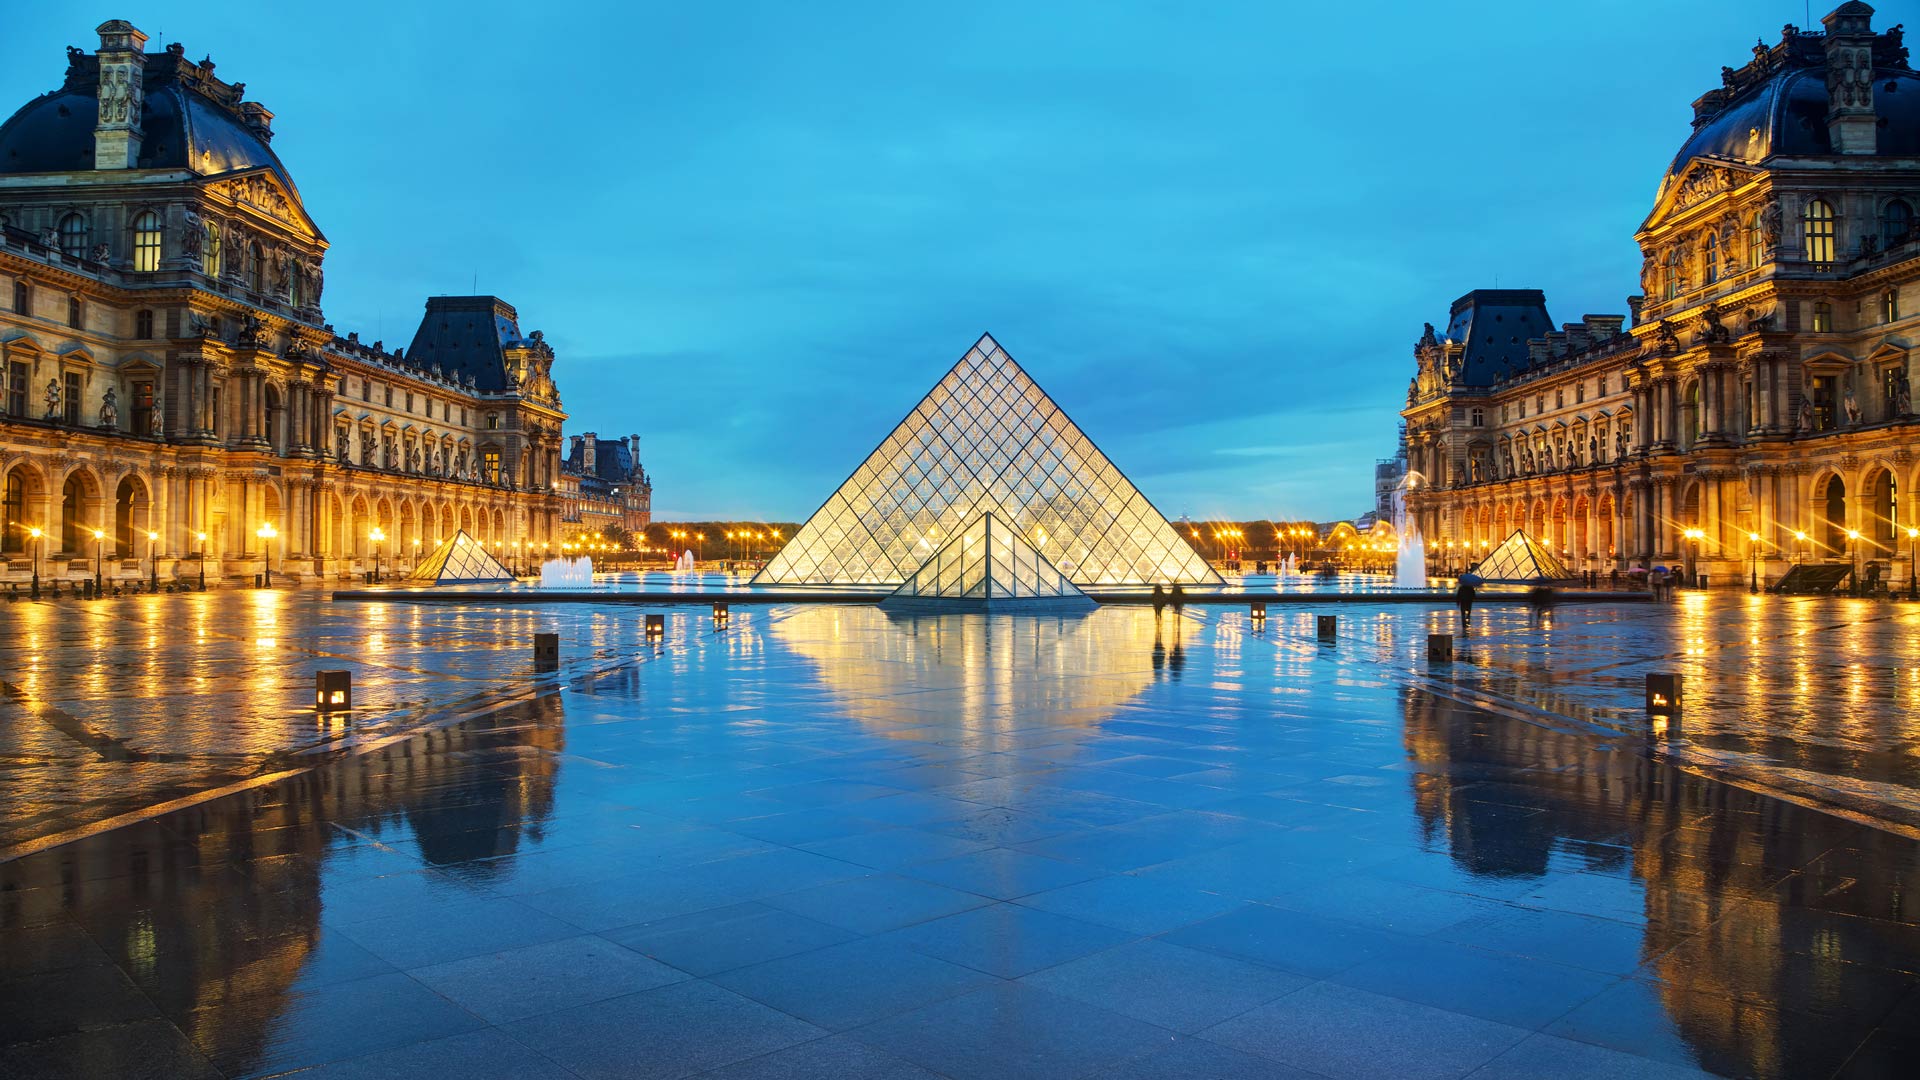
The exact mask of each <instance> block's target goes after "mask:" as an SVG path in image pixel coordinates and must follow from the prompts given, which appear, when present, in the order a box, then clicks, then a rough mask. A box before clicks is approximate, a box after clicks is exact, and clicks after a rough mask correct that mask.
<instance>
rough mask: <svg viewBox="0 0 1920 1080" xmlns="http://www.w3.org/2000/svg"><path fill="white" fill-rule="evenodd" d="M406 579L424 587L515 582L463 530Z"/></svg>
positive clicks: (477, 542)
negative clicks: (478, 582) (475, 582)
mask: <svg viewBox="0 0 1920 1080" xmlns="http://www.w3.org/2000/svg"><path fill="white" fill-rule="evenodd" d="M407 580H408V581H410V582H413V583H415V584H424V585H456V584H461V583H465V582H472V581H512V580H513V572H512V571H510V570H508V569H507V568H506V567H504V566H502V565H500V560H498V559H496V558H494V557H493V556H491V555H489V554H487V549H486V548H483V547H481V546H480V541H478V540H475V539H474V538H473V537H471V536H468V535H467V530H465V529H461V530H460V531H459V532H456V533H454V534H453V536H452V537H451V538H449V539H448V540H446V541H445V542H443V543H442V544H441V545H440V546H439V547H437V548H434V549H433V554H431V555H428V556H427V557H426V558H424V559H422V560H420V564H419V565H418V566H415V567H414V568H413V573H411V574H408V575H407Z"/></svg>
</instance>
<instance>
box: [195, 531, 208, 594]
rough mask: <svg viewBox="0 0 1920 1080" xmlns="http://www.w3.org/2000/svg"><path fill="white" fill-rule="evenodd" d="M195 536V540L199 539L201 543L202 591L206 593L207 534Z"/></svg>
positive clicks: (196, 534)
mask: <svg viewBox="0 0 1920 1080" xmlns="http://www.w3.org/2000/svg"><path fill="white" fill-rule="evenodd" d="M193 535H194V537H195V538H197V539H198V540H199V541H200V591H201V592H206V591H207V534H206V533H194V534H193Z"/></svg>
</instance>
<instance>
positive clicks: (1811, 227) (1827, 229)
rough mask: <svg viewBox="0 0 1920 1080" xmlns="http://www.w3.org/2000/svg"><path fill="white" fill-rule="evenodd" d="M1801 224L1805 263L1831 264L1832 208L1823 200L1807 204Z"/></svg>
mask: <svg viewBox="0 0 1920 1080" xmlns="http://www.w3.org/2000/svg"><path fill="white" fill-rule="evenodd" d="M1802 224H1803V225H1804V226H1805V230H1806V239H1807V261H1808V262H1812V263H1830V262H1832V261H1833V206H1832V205H1831V204H1830V203H1828V202H1827V201H1826V200H1825V199H1815V200H1813V201H1812V202H1810V203H1808V204H1807V212H1806V216H1805V218H1804V220H1803V221H1802Z"/></svg>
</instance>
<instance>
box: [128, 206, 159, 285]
mask: <svg viewBox="0 0 1920 1080" xmlns="http://www.w3.org/2000/svg"><path fill="white" fill-rule="evenodd" d="M133 268H134V270H135V271H136V272H138V273H142V274H151V273H153V272H154V271H155V270H158V269H160V215H159V214H156V213H154V212H153V211H151V210H143V211H141V212H140V215H139V216H138V217H136V218H134V219H133Z"/></svg>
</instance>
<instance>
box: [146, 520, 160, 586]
mask: <svg viewBox="0 0 1920 1080" xmlns="http://www.w3.org/2000/svg"><path fill="white" fill-rule="evenodd" d="M159 542H160V534H159V533H157V532H149V533H147V567H148V569H150V570H151V571H152V578H151V579H150V584H149V585H148V588H149V590H150V591H152V592H159V591H160V556H159V555H158V554H156V553H155V551H154V547H155V545H156V544H158V543H159Z"/></svg>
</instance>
